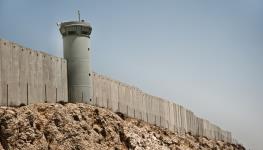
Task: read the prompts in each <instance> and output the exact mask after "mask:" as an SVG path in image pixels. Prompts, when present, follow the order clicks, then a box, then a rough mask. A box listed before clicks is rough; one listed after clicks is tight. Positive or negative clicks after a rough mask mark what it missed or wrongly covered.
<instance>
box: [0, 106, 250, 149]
mask: <svg viewBox="0 0 263 150" xmlns="http://www.w3.org/2000/svg"><path fill="white" fill-rule="evenodd" d="M0 142H1V144H0V149H26V150H30V149H31V150H37V149H39V150H42V149H43V150H44V149H51V150H53V149H54V150H55V149H56V150H84V149H103V150H105V149H113V150H119V149H137V150H140V149H151V150H154V149H156V150H161V149H163V150H166V149H167V150H169V149H174V150H186V149H213V150H217V149H218V150H219V149H220V150H221V149H229V150H232V149H245V148H244V147H242V146H241V145H235V144H230V143H225V142H223V141H216V140H209V139H207V138H205V137H195V136H192V135H191V134H186V135H179V134H175V133H172V132H170V131H168V130H166V129H163V128H160V127H156V126H154V125H150V124H148V123H145V122H143V121H140V120H137V119H134V118H129V117H126V116H124V115H123V114H121V113H113V112H111V111H110V110H107V109H103V108H98V107H95V106H90V105H87V104H72V103H68V104H63V105H62V104H33V105H28V106H22V107H19V108H11V107H0Z"/></svg>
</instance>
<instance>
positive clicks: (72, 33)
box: [68, 31, 76, 35]
mask: <svg viewBox="0 0 263 150" xmlns="http://www.w3.org/2000/svg"><path fill="white" fill-rule="evenodd" d="M74 34H76V31H68V35H74Z"/></svg>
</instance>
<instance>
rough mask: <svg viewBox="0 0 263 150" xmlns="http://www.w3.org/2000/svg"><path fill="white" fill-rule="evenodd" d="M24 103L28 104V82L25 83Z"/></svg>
mask: <svg viewBox="0 0 263 150" xmlns="http://www.w3.org/2000/svg"><path fill="white" fill-rule="evenodd" d="M26 104H27V105H28V83H26Z"/></svg>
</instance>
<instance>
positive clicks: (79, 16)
mask: <svg viewBox="0 0 263 150" xmlns="http://www.w3.org/2000/svg"><path fill="white" fill-rule="evenodd" d="M78 18H79V22H80V12H79V10H78Z"/></svg>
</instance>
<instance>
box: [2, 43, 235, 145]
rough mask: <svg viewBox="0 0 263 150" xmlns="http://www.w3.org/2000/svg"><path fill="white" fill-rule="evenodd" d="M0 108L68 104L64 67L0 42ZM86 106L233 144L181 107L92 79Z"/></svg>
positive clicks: (40, 54) (105, 80) (62, 62)
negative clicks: (102, 108)
mask: <svg viewBox="0 0 263 150" xmlns="http://www.w3.org/2000/svg"><path fill="white" fill-rule="evenodd" d="M0 71H1V72H0V105H1V106H19V105H21V104H25V105H27V104H32V103H43V102H58V101H65V102H67V101H68V87H67V62H66V60H65V59H63V58H58V57H55V56H51V55H48V54H46V53H43V52H38V51H34V50H32V49H29V48H25V47H22V46H20V45H18V44H16V43H13V42H9V41H6V40H2V39H0ZM92 84H93V100H92V101H91V102H89V103H91V104H93V105H96V106H100V107H105V108H108V109H111V110H112V111H114V112H122V113H123V114H126V115H128V116H130V117H134V118H137V119H141V120H144V121H145V122H148V123H151V124H155V125H157V126H160V127H163V128H168V129H169V130H171V131H173V132H177V133H180V134H185V133H186V132H190V133H191V134H193V135H200V136H206V137H208V138H211V139H218V140H224V141H227V142H232V136H231V133H230V132H228V131H224V130H222V129H220V128H219V127H218V126H216V125H214V124H212V123H210V122H209V121H207V120H204V119H202V118H199V117H197V116H195V114H194V113H193V112H191V111H190V110H188V109H185V108H184V107H183V106H180V105H178V104H175V103H173V102H171V101H168V100H164V99H162V98H160V97H156V96H152V95H150V94H147V93H144V92H143V91H141V90H140V89H138V88H136V87H133V86H130V85H128V84H125V83H122V82H119V81H116V80H112V79H110V78H108V77H106V76H102V75H99V74H96V73H93V82H92Z"/></svg>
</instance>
